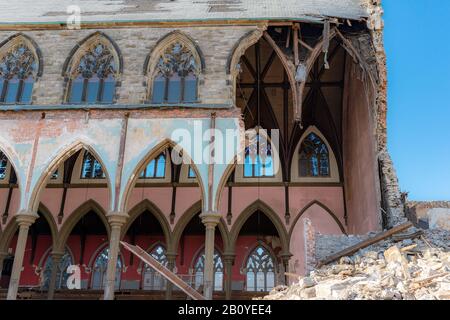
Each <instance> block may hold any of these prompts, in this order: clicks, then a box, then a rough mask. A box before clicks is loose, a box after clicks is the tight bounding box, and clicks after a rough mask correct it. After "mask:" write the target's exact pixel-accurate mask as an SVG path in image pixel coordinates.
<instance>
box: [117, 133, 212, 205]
mask: <svg viewBox="0 0 450 320" xmlns="http://www.w3.org/2000/svg"><path fill="white" fill-rule="evenodd" d="M169 147H172V148H174V150H176V151H179V152H182V153H183V161H185V162H186V163H190V165H191V168H192V169H193V170H194V172H195V175H196V177H197V182H198V184H199V188H200V190H201V199H202V202H205V201H204V199H206V196H205V187H204V182H203V179H202V176H201V175H200V172H199V169H198V167H197V166H196V165H195V163H194V162H193V161H192V158H191V156H190V155H189V154H187V152H186V151H185V150H184V149H183V148H182V147H181V146H180V145H177V144H176V143H175V142H173V141H172V140H170V139H169V138H166V139H163V140H162V141H161V142H159V143H157V144H156V145H154V146H153V147H152V146H148V147H147V149H146V150H144V152H143V153H144V154H145V155H144V156H143V157H141V158H140V160H139V161H138V163H137V164H136V165H135V166H134V169H133V171H132V172H131V174H130V175H129V178H128V181H127V182H126V184H125V185H124V188H123V191H122V192H121V194H122V196H121V198H120V199H119V209H120V211H121V212H126V211H127V207H128V200H129V198H130V195H131V192H132V190H133V188H134V186H135V185H136V182H137V180H138V178H139V174H140V173H141V172H142V170H144V168H145V166H146V165H147V163H149V162H150V161H151V160H152V159H154V158H156V157H157V156H158V155H159V154H160V153H161V152H163V151H164V150H166V149H167V148H169Z"/></svg>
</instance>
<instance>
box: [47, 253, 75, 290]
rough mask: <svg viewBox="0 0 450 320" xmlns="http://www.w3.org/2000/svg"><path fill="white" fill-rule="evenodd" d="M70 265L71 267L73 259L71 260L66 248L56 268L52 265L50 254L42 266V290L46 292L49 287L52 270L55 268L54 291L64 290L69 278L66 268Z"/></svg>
mask: <svg viewBox="0 0 450 320" xmlns="http://www.w3.org/2000/svg"><path fill="white" fill-rule="evenodd" d="M70 265H73V259H72V255H71V254H70V252H69V251H68V250H67V248H66V251H65V252H64V255H63V256H62V258H61V260H60V262H59V264H58V265H57V266H55V265H54V262H53V257H52V255H51V254H49V255H48V257H47V259H46V260H45V265H44V284H43V289H44V290H48V288H49V286H50V278H51V274H52V270H53V268H57V271H56V283H55V289H57V290H58V289H66V288H67V279H68V278H69V276H70V274H69V273H67V268H68V267H69V266H70Z"/></svg>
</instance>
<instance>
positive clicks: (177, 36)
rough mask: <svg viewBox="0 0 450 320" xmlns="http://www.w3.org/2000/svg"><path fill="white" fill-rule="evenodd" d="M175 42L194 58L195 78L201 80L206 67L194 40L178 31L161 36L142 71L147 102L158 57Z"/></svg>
mask: <svg viewBox="0 0 450 320" xmlns="http://www.w3.org/2000/svg"><path fill="white" fill-rule="evenodd" d="M177 42H178V43H181V44H182V45H183V46H185V47H186V48H188V49H189V51H190V52H191V53H192V55H193V56H194V59H195V61H196V62H197V64H198V67H197V68H196V70H197V71H196V74H197V78H198V79H199V80H202V77H203V74H204V72H205V68H206V65H205V58H204V55H203V52H202V50H201V49H200V47H199V45H198V44H197V43H196V42H195V40H194V39H192V38H191V37H190V36H189V35H187V34H186V33H184V32H182V31H179V30H175V31H172V32H170V33H168V34H166V35H165V36H163V37H162V38H161V39H159V40H158V42H157V43H156V44H155V46H154V47H153V49H152V50H151V51H150V53H149V54H148V55H147V57H146V58H145V62H144V69H143V71H144V76H145V77H146V86H147V93H146V96H147V100H149V101H150V100H151V97H152V89H153V79H154V78H155V75H156V68H157V65H158V62H159V57H160V56H161V54H162V53H163V52H164V50H166V49H167V48H168V47H169V46H170V45H171V44H173V43H177Z"/></svg>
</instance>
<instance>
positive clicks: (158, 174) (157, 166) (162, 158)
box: [139, 152, 166, 179]
mask: <svg viewBox="0 0 450 320" xmlns="http://www.w3.org/2000/svg"><path fill="white" fill-rule="evenodd" d="M165 176H166V154H165V152H163V153H161V154H160V155H159V156H158V157H156V158H155V159H153V160H152V161H150V162H149V164H148V165H147V166H146V167H145V169H144V171H142V172H141V175H140V176H139V178H141V179H162V178H164V177H165Z"/></svg>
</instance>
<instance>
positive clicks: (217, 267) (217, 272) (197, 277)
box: [194, 250, 224, 291]
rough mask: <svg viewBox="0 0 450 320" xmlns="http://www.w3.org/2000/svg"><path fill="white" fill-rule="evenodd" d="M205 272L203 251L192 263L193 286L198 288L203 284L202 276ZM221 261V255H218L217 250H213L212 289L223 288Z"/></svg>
mask: <svg viewBox="0 0 450 320" xmlns="http://www.w3.org/2000/svg"><path fill="white" fill-rule="evenodd" d="M204 272H205V252H204V251H203V253H202V254H201V255H199V256H198V258H197V260H196V261H195V264H194V285H195V288H196V289H198V288H199V287H200V286H202V285H203V276H204ZM223 272H224V268H223V262H222V257H221V256H220V254H219V252H218V251H217V250H214V279H213V281H214V283H213V288H214V291H222V290H223Z"/></svg>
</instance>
